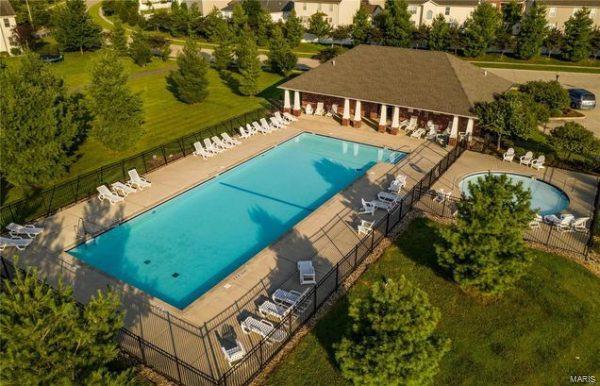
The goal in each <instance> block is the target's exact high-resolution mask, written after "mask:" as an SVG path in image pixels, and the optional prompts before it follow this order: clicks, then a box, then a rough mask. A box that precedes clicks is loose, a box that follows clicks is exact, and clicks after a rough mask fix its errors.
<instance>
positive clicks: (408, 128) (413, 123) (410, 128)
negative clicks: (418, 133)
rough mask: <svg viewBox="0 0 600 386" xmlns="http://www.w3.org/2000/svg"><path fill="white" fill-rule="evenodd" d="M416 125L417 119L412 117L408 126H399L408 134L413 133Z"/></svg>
mask: <svg viewBox="0 0 600 386" xmlns="http://www.w3.org/2000/svg"><path fill="white" fill-rule="evenodd" d="M417 124H418V117H416V116H412V117H410V119H409V120H408V124H407V125H401V126H400V128H403V129H404V130H405V131H406V132H407V133H410V132H411V131H413V130H415V129H416V128H417Z"/></svg>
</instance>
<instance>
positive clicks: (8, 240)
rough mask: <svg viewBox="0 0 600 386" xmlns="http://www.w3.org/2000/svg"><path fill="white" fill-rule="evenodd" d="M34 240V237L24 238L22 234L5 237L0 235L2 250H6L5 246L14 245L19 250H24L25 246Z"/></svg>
mask: <svg viewBox="0 0 600 386" xmlns="http://www.w3.org/2000/svg"><path fill="white" fill-rule="evenodd" d="M32 242H33V239H24V238H22V237H20V236H16V237H4V236H0V251H4V249H5V248H8V247H14V248H17V249H18V250H19V251H24V250H25V248H27V247H28V246H29V244H31V243H32Z"/></svg>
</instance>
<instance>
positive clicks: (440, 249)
mask: <svg viewBox="0 0 600 386" xmlns="http://www.w3.org/2000/svg"><path fill="white" fill-rule="evenodd" d="M468 192H469V193H468V194H467V195H463V198H462V200H461V201H460V202H459V203H458V204H457V206H458V214H457V215H456V222H455V223H454V224H452V225H451V226H450V227H449V228H445V229H442V230H441V236H442V239H443V241H442V242H440V243H439V244H438V245H436V251H437V255H438V263H439V264H440V266H442V267H444V268H446V269H448V270H449V271H450V272H451V274H452V277H453V278H454V280H455V281H456V282H457V283H458V284H460V285H461V286H463V287H466V288H468V287H473V288H476V289H477V290H479V291H481V292H483V293H486V294H491V295H498V294H501V293H502V292H504V291H506V290H508V289H510V288H512V287H513V286H514V284H515V283H516V282H517V281H518V280H519V279H520V278H521V276H522V275H523V274H524V273H525V270H526V269H527V267H528V265H529V263H530V261H531V260H530V257H529V254H528V252H527V249H526V248H525V242H524V241H523V234H524V233H525V231H526V230H527V229H529V226H528V224H529V222H531V220H532V219H533V216H534V212H533V211H532V210H531V209H530V203H531V192H530V191H529V190H526V189H524V188H523V183H522V182H519V183H517V184H513V183H511V180H510V179H509V178H508V177H507V176H506V175H505V174H500V175H493V174H488V175H486V176H485V177H484V178H480V179H479V180H478V181H477V183H472V182H471V183H469V187H468Z"/></svg>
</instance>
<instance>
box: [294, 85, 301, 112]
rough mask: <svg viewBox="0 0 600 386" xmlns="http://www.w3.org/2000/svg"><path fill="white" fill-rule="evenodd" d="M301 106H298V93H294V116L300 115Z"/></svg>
mask: <svg viewBox="0 0 600 386" xmlns="http://www.w3.org/2000/svg"><path fill="white" fill-rule="evenodd" d="M301 109H302V106H301V105H300V91H294V113H295V114H296V115H300V110H301Z"/></svg>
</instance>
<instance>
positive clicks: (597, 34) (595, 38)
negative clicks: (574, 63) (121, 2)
mask: <svg viewBox="0 0 600 386" xmlns="http://www.w3.org/2000/svg"><path fill="white" fill-rule="evenodd" d="M590 48H591V50H592V56H593V57H594V60H596V59H597V57H598V53H600V28H598V27H596V28H594V30H593V31H592V36H591V37H590Z"/></svg>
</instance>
